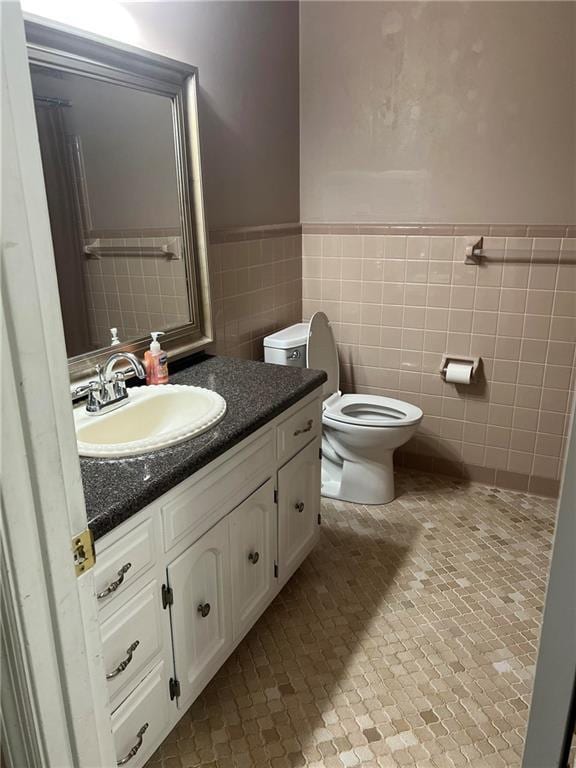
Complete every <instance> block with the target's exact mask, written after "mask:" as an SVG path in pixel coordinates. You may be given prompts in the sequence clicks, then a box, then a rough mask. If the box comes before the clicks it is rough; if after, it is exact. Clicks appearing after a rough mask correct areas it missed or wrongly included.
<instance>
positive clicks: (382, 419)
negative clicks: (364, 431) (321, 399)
mask: <svg viewBox="0 0 576 768" xmlns="http://www.w3.org/2000/svg"><path fill="white" fill-rule="evenodd" d="M322 416H323V418H326V419H329V420H330V421H337V422H341V423H343V424H352V425H356V426H359V427H380V428H383V427H408V426H411V425H412V424H418V423H419V422H420V421H421V419H422V411H421V410H420V408H418V407H417V406H415V405H411V404H410V403H405V402H403V401H402V400H395V399H394V398H393V397H382V396H381V395H340V396H334V397H332V398H329V400H328V401H326V403H325V407H324V410H323V412H322Z"/></svg>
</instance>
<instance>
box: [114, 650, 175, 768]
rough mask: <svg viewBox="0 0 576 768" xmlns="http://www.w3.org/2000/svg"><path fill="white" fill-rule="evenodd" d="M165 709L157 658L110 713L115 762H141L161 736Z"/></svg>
mask: <svg viewBox="0 0 576 768" xmlns="http://www.w3.org/2000/svg"><path fill="white" fill-rule="evenodd" d="M169 709H170V698H169V693H168V675H167V671H166V665H165V664H164V662H163V661H161V662H160V664H158V665H157V666H156V667H154V669H153V670H152V671H151V672H150V673H149V674H148V675H147V676H146V677H145V678H144V680H142V682H141V683H140V685H139V686H138V687H137V688H136V689H135V690H134V692H133V693H132V694H131V695H130V696H129V697H128V698H127V699H126V701H124V702H123V703H122V704H121V705H120V706H119V707H118V709H117V710H116V711H115V712H114V714H113V715H112V736H113V738H114V745H115V747H116V759H117V761H118V765H127V766H129V768H140V766H143V765H144V763H145V762H146V760H147V759H148V758H149V757H150V756H151V755H152V753H153V752H154V750H155V749H156V748H157V746H158V743H159V741H160V739H161V738H162V736H163V735H164V731H165V729H166V726H167V723H168V713H169Z"/></svg>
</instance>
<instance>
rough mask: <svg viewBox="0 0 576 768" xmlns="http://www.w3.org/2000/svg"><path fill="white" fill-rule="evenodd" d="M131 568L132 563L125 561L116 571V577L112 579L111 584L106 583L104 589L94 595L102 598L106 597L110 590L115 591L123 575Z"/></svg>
mask: <svg viewBox="0 0 576 768" xmlns="http://www.w3.org/2000/svg"><path fill="white" fill-rule="evenodd" d="M130 568H132V563H125V564H124V565H123V566H122V568H120V570H119V571H118V578H117V579H116V580H115V581H113V582H112V583H111V584H108V586H107V587H106V589H103V590H102V592H98V594H97V595H96V597H97V598H98V600H102V598H103V597H108V595H111V594H112V592H116V590H117V589H118V587H119V586H120V584H122V582H123V581H124V576H125V575H126V573H127V572H128V571H129V570H130Z"/></svg>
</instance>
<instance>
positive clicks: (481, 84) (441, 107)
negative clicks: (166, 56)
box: [300, 2, 576, 224]
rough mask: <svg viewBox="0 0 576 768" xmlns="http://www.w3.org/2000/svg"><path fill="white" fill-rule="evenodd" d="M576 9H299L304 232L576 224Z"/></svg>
mask: <svg viewBox="0 0 576 768" xmlns="http://www.w3.org/2000/svg"><path fill="white" fill-rule="evenodd" d="M574 8H575V4H574V3H569V2H485V3H482V2H472V3H468V2H432V3H414V2H399V3H395V2H304V3H302V4H301V27H300V35H301V63H300V70H301V214H302V220H303V221H304V222H344V221H345V222H368V221H372V222H450V223H462V222H471V223H472V222H473V223H478V222H491V223H498V222H501V223H503V222H506V223H510V222H522V223H547V224H550V223H567V222H569V221H573V220H574V218H575V202H574V200H575V182H574V171H575V167H574V161H573V158H574V154H575V135H576V129H575V119H574V99H575V93H574V92H575V87H574V80H575V76H574V38H573V33H574V14H575V11H574Z"/></svg>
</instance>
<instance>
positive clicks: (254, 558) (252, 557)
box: [248, 552, 260, 565]
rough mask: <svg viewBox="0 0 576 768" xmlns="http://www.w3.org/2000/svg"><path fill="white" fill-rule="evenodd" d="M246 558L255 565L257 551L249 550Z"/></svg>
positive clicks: (257, 558) (258, 558)
mask: <svg viewBox="0 0 576 768" xmlns="http://www.w3.org/2000/svg"><path fill="white" fill-rule="evenodd" d="M248 560H250V562H251V563H252V565H256V563H257V562H258V560H260V553H259V552H250V554H249V555H248Z"/></svg>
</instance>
